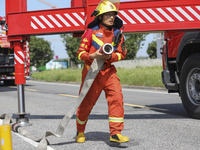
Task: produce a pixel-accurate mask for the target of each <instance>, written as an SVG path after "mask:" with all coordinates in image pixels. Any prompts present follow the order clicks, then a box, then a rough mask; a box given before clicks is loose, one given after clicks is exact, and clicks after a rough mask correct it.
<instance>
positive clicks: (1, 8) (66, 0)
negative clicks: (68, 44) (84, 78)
mask: <svg viewBox="0 0 200 150" xmlns="http://www.w3.org/2000/svg"><path fill="white" fill-rule="evenodd" d="M45 1H46V2H49V3H51V4H53V5H55V6H57V7H58V8H69V7H71V0H45ZM120 1H132V0H120ZM45 9H52V8H51V7H50V6H48V5H45V4H43V3H41V2H40V1H38V0H27V11H33V10H45ZM0 16H5V0H0ZM38 37H43V38H44V39H45V40H47V41H49V42H50V43H51V49H52V50H53V51H54V54H55V56H58V58H59V59H63V58H67V57H68V55H67V52H66V50H65V44H64V43H63V42H62V39H61V38H60V35H45V36H38ZM152 40H153V34H149V35H148V36H147V37H146V40H145V42H143V44H144V45H143V46H142V47H141V48H140V49H139V51H138V53H137V57H140V56H143V57H147V56H148V55H147V53H146V50H147V47H148V44H149V43H150V42H151V41H152ZM54 58H55V57H54Z"/></svg>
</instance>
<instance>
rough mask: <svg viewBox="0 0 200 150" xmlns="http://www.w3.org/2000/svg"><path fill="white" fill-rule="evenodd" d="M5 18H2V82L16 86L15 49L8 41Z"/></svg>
mask: <svg viewBox="0 0 200 150" xmlns="http://www.w3.org/2000/svg"><path fill="white" fill-rule="evenodd" d="M4 24H5V18H3V17H0V81H4V85H14V84H15V63H14V49H13V48H12V47H11V46H10V43H9V42H8V41H7V36H6V32H5V30H3V27H4Z"/></svg>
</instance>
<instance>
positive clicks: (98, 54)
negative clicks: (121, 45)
mask: <svg viewBox="0 0 200 150" xmlns="http://www.w3.org/2000/svg"><path fill="white" fill-rule="evenodd" d="M100 49H101V48H100ZM100 49H98V50H97V51H96V52H94V53H92V54H90V59H95V58H97V59H110V58H111V55H104V54H102V53H101V52H100Z"/></svg>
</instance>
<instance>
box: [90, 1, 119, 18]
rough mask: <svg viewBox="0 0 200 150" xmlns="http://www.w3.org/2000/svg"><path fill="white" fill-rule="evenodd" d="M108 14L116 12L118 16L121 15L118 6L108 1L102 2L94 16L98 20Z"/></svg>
mask: <svg viewBox="0 0 200 150" xmlns="http://www.w3.org/2000/svg"><path fill="white" fill-rule="evenodd" d="M107 12H116V14H118V13H119V11H118V9H117V8H116V6H115V5H114V4H113V3H111V2H110V1H108V0H102V1H101V2H100V3H99V4H98V6H97V8H96V9H95V11H94V12H93V14H92V15H94V16H95V18H96V17H97V16H100V15H102V14H104V13H107Z"/></svg>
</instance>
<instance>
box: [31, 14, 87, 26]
mask: <svg viewBox="0 0 200 150" xmlns="http://www.w3.org/2000/svg"><path fill="white" fill-rule="evenodd" d="M84 15H85V13H84V12H74V13H58V14H47V15H39V16H31V22H30V25H31V27H32V29H34V30H38V29H48V28H49V29H55V28H66V27H67V28H72V27H80V26H83V25H85V21H84Z"/></svg>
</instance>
